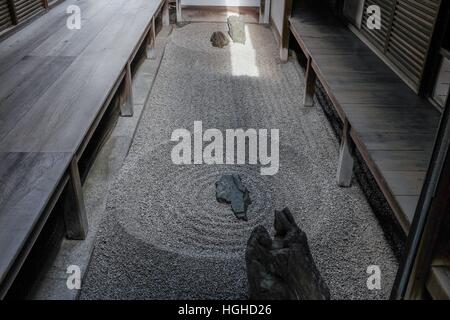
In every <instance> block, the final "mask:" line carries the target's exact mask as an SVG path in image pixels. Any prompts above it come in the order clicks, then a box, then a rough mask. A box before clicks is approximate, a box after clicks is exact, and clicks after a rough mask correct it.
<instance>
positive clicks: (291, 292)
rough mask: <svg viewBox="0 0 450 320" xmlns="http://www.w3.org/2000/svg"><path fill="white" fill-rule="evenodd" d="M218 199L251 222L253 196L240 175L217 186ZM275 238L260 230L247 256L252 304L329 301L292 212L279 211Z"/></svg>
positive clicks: (219, 182) (253, 234) (227, 178)
mask: <svg viewBox="0 0 450 320" xmlns="http://www.w3.org/2000/svg"><path fill="white" fill-rule="evenodd" d="M216 199H217V201H219V202H220V203H228V204H231V209H232V210H233V212H234V214H235V215H236V218H238V219H240V220H244V221H247V220H248V219H247V208H248V206H249V205H250V204H251V199H250V193H249V191H248V189H247V188H246V187H245V186H244V185H243V183H242V180H241V177H240V176H239V175H238V174H232V175H223V176H222V177H221V178H220V180H219V181H217V182H216ZM274 228H275V236H274V238H273V239H272V237H271V236H270V234H269V232H268V231H267V230H266V228H264V227H263V226H258V227H256V228H255V229H254V230H253V231H252V234H251V236H250V239H249V240H248V242H247V249H246V254H245V260H246V266H247V278H248V284H249V297H250V299H252V300H279V299H280V300H329V299H330V290H329V289H328V286H327V285H326V283H325V281H324V280H323V279H322V277H321V275H320V273H319V271H318V269H317V267H316V264H315V262H314V259H313V257H312V255H311V251H310V249H309V245H308V239H307V237H306V234H305V233H304V232H303V231H302V230H301V229H300V228H299V227H298V226H297V224H296V223H295V220H294V217H293V216H292V213H291V212H290V211H289V209H288V208H285V209H284V210H282V211H275V221H274Z"/></svg>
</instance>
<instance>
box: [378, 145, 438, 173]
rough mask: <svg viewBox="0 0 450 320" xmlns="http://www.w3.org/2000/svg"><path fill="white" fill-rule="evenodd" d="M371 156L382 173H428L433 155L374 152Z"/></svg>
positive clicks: (412, 152) (421, 152)
mask: <svg viewBox="0 0 450 320" xmlns="http://www.w3.org/2000/svg"><path fill="white" fill-rule="evenodd" d="M370 156H371V158H372V159H373V160H374V161H375V163H376V164H377V167H378V168H379V169H380V170H381V171H399V172H400V171H426V170H427V169H428V164H429V161H430V157H431V153H429V154H428V153H426V152H423V151H397V150H395V151H386V150H372V151H370Z"/></svg>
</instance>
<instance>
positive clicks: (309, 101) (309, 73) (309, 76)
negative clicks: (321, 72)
mask: <svg viewBox="0 0 450 320" xmlns="http://www.w3.org/2000/svg"><path fill="white" fill-rule="evenodd" d="M316 80H317V76H316V72H315V71H314V68H313V62H312V58H311V57H309V58H308V64H307V66H306V75H305V93H304V95H303V106H305V107H312V106H313V105H314V93H315V92H316Z"/></svg>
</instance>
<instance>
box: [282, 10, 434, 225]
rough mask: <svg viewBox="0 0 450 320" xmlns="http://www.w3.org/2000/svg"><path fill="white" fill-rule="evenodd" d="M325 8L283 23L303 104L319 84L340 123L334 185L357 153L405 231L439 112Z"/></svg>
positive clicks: (346, 179)
mask: <svg viewBox="0 0 450 320" xmlns="http://www.w3.org/2000/svg"><path fill="white" fill-rule="evenodd" d="M326 10H327V9H324V10H322V11H321V12H320V13H319V12H318V11H317V10H314V9H312V10H311V9H310V10H308V9H307V8H302V10H297V11H294V12H292V14H291V16H290V18H289V19H288V20H287V26H288V28H289V29H290V32H291V33H292V34H293V35H294V37H295V39H296V41H297V42H298V44H299V46H300V47H301V49H302V51H303V53H304V54H305V56H306V58H307V61H308V63H307V68H306V85H305V96H304V101H303V102H304V105H305V106H312V104H313V96H314V93H315V88H316V79H318V80H319V81H320V83H321V84H322V86H323V87H324V89H325V91H326V94H327V96H328V97H329V98H330V100H331V101H332V103H333V105H334V107H335V110H336V112H337V114H338V116H339V118H340V120H341V122H342V124H343V135H342V143H341V148H340V156H339V163H338V170H337V181H338V184H339V185H341V186H344V187H345V186H349V185H350V183H351V180H352V171H353V165H354V163H353V158H354V148H356V149H357V150H358V152H359V153H360V155H361V156H362V158H363V159H364V161H365V163H366V164H367V166H368V168H369V169H370V171H371V173H372V175H373V177H374V178H375V180H376V182H377V184H378V186H379V187H380V189H381V191H382V192H383V194H384V196H385V198H386V200H387V202H388V203H389V205H390V207H391V208H392V210H393V212H394V214H395V216H396V218H397V220H398V222H399V223H400V225H401V227H402V228H403V230H404V231H405V233H407V232H408V230H409V227H410V225H411V221H412V219H413V215H414V211H415V208H416V205H417V201H418V198H419V195H420V192H421V189H422V185H423V181H424V178H425V174H426V171H427V169H428V163H429V159H430V156H431V151H432V147H433V142H434V136H435V133H436V130H437V128H438V124H439V119H440V113H439V112H438V111H437V110H436V109H435V108H434V107H433V106H432V105H431V104H430V103H428V102H427V101H426V100H424V99H421V98H420V97H418V96H417V95H416V94H415V93H414V92H413V91H412V90H411V89H410V88H409V87H408V86H407V85H406V84H405V83H404V82H403V81H401V80H400V78H399V77H398V76H397V75H396V74H395V73H394V72H393V71H392V70H391V69H390V68H389V67H388V66H387V65H386V64H385V63H384V62H383V61H382V60H381V59H380V58H379V57H378V56H377V55H376V54H375V53H373V52H372V51H371V50H370V49H369V48H368V47H367V46H366V45H365V44H364V43H363V42H362V41H361V40H360V39H359V38H358V37H357V36H356V35H354V34H353V33H352V32H351V31H350V30H349V29H348V28H347V27H346V26H345V25H344V24H343V23H342V22H341V21H339V20H338V19H337V18H336V17H335V16H333V15H332V14H331V13H330V14H327V13H326ZM288 34H289V32H288ZM283 40H284V46H285V47H286V43H287V41H288V40H287V37H286V36H284V39H283ZM280 52H281V58H282V59H283V58H284V59H286V57H287V54H286V53H287V51H286V48H282V49H281V51H280Z"/></svg>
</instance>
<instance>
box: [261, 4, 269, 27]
mask: <svg viewBox="0 0 450 320" xmlns="http://www.w3.org/2000/svg"><path fill="white" fill-rule="evenodd" d="M270 2H271V1H270V0H260V5H259V23H260V24H268V23H269V21H270Z"/></svg>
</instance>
